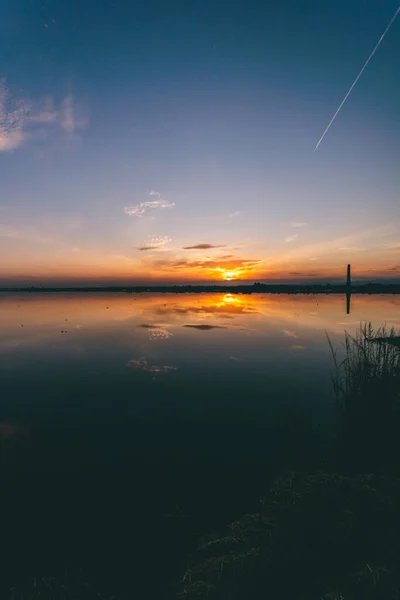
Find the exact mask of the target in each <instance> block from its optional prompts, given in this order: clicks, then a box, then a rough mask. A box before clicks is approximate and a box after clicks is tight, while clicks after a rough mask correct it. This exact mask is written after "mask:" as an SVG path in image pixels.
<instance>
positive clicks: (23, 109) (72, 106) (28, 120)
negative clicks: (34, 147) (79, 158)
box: [0, 80, 88, 152]
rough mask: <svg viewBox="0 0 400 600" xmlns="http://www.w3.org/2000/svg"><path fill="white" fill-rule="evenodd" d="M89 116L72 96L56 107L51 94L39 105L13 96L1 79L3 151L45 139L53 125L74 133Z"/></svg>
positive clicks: (67, 132)
mask: <svg viewBox="0 0 400 600" xmlns="http://www.w3.org/2000/svg"><path fill="white" fill-rule="evenodd" d="M87 122H88V119H87V117H86V116H85V115H83V113H82V111H81V108H80V107H78V106H77V105H76V103H75V102H74V99H73V97H72V96H67V97H66V98H64V99H63V100H62V101H61V102H60V104H59V105H58V106H57V105H56V103H55V101H54V99H53V98H52V97H47V98H45V99H44V100H41V101H40V102H37V103H36V104H34V103H32V102H30V101H27V100H23V99H13V98H12V97H11V94H10V92H9V90H8V89H7V87H6V83H5V81H4V80H0V152H2V151H3V152H6V151H11V150H14V149H16V148H18V147H20V146H22V145H23V144H25V143H26V142H27V141H28V140H32V139H43V138H45V137H46V136H47V133H48V132H49V130H50V128H53V129H54V128H58V129H61V130H62V131H63V133H64V134H67V135H68V136H71V135H73V134H75V132H76V131H77V130H78V129H81V128H83V127H85V126H86V125H87Z"/></svg>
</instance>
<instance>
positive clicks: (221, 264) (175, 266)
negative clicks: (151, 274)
mask: <svg viewBox="0 0 400 600" xmlns="http://www.w3.org/2000/svg"><path fill="white" fill-rule="evenodd" d="M261 263H262V261H261V260H258V259H243V258H230V259H226V260H222V259H214V260H213V259H210V258H204V259H198V260H187V259H184V258H179V257H178V258H176V259H171V260H153V261H152V262H151V267H152V268H153V269H160V270H167V271H168V270H174V271H175V270H180V269H198V270H201V271H236V270H238V271H241V270H243V271H244V272H246V273H248V272H249V271H251V270H253V269H255V268H256V267H258V266H259V265H260V264H261Z"/></svg>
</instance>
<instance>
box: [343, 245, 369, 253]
mask: <svg viewBox="0 0 400 600" xmlns="http://www.w3.org/2000/svg"><path fill="white" fill-rule="evenodd" d="M338 250H340V251H343V250H344V251H346V252H358V251H361V250H365V248H357V247H356V246H342V247H341V248H338Z"/></svg>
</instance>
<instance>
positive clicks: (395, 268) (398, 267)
mask: <svg viewBox="0 0 400 600" xmlns="http://www.w3.org/2000/svg"><path fill="white" fill-rule="evenodd" d="M388 270H389V271H400V265H397V266H396V267H391V268H390V269H388Z"/></svg>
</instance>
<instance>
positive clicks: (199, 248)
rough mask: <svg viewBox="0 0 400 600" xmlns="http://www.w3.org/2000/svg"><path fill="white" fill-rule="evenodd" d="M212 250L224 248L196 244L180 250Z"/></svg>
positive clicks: (223, 245)
mask: <svg viewBox="0 0 400 600" xmlns="http://www.w3.org/2000/svg"><path fill="white" fill-rule="evenodd" d="M212 248H226V245H225V244H219V245H215V244H196V246H184V247H183V248H182V250H211V249H212Z"/></svg>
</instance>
